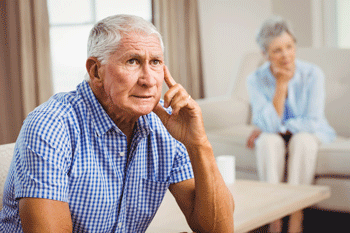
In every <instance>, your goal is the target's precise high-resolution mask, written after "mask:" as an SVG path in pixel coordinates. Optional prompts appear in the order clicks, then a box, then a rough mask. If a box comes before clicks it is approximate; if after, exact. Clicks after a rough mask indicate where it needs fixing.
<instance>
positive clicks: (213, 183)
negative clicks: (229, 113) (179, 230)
mask: <svg viewBox="0 0 350 233" xmlns="http://www.w3.org/2000/svg"><path fill="white" fill-rule="evenodd" d="M164 80H165V82H166V84H167V86H168V87H169V90H168V91H167V92H166V93H165V95H164V107H169V106H171V107H172V110H173V111H172V114H171V115H169V114H168V113H167V112H166V111H165V109H164V108H163V107H162V106H161V105H160V104H159V103H158V105H157V106H156V107H155V108H154V109H153V112H155V113H156V114H157V115H158V117H159V118H160V119H161V121H162V122H163V124H164V126H165V127H166V129H167V130H168V132H169V133H170V134H171V135H172V136H173V137H174V138H175V139H177V140H178V141H180V142H182V143H183V144H184V145H185V147H186V149H187V152H188V154H189V157H190V160H191V164H192V168H193V174H194V179H189V180H185V181H182V182H179V183H175V184H171V185H170V187H169V190H170V191H171V193H172V194H173V196H174V197H175V199H176V202H177V203H178V205H179V207H180V209H181V210H182V212H183V213H184V215H185V217H186V219H187V222H188V224H189V225H190V227H191V228H192V230H193V231H195V232H213V233H215V232H220V233H226V232H230V233H232V232H233V229H234V227H233V211H234V201H233V198H232V194H231V193H230V191H229V189H228V188H227V186H226V185H225V182H224V180H223V179H222V176H221V174H220V172H219V169H218V167H217V165H216V162H215V157H214V153H213V150H212V147H211V145H210V142H209V141H208V138H207V136H206V134H205V130H204V124H203V119H202V112H201V109H200V107H199V105H198V104H197V103H196V101H194V100H193V99H191V98H190V97H189V94H188V93H187V92H186V90H185V89H184V88H183V87H182V86H181V85H180V84H177V83H176V82H175V81H174V79H173V78H172V77H171V75H170V73H169V70H168V68H167V67H166V66H164Z"/></svg>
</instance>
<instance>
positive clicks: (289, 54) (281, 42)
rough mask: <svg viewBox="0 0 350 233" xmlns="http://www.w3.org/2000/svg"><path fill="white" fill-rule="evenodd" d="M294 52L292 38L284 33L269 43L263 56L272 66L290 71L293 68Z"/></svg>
mask: <svg viewBox="0 0 350 233" xmlns="http://www.w3.org/2000/svg"><path fill="white" fill-rule="evenodd" d="M295 50H296V48H295V42H294V39H293V37H292V36H291V35H290V34H288V33H287V32H284V33H283V34H281V35H280V36H278V37H276V38H274V39H273V40H272V41H271V43H270V45H269V47H268V49H267V51H266V53H265V55H266V57H267V59H268V60H269V61H270V62H271V65H272V66H274V67H278V68H285V69H288V70H291V69H294V67H295Z"/></svg>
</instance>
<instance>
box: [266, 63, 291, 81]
mask: <svg viewBox="0 0 350 233" xmlns="http://www.w3.org/2000/svg"><path fill="white" fill-rule="evenodd" d="M271 71H272V74H273V76H275V78H276V81H277V82H282V83H286V84H288V82H289V81H290V80H291V79H292V78H293V76H294V71H295V67H294V66H292V67H278V66H274V65H271Z"/></svg>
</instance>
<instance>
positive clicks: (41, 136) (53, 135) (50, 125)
mask: <svg viewBox="0 0 350 233" xmlns="http://www.w3.org/2000/svg"><path fill="white" fill-rule="evenodd" d="M17 144H18V146H17V147H18V151H17V152H16V154H15V166H16V169H15V170H16V175H15V197H16V198H23V197H36V198H46V199H52V200H59V201H64V202H68V176H67V171H68V164H69V163H70V159H69V158H70V157H69V156H67V155H69V151H70V147H69V135H68V134H67V131H66V128H65V127H64V126H63V124H62V123H61V122H60V121H59V119H58V118H57V117H55V116H53V114H52V113H51V112H45V111H38V112H35V113H32V114H31V115H29V116H28V118H27V119H26V120H25V122H24V125H23V127H22V129H21V132H20V135H19V138H18V140H17Z"/></svg>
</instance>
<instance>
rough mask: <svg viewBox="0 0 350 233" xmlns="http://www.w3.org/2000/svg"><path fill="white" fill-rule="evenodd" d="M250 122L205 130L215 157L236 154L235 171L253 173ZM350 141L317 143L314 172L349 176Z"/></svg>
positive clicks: (253, 160) (251, 126)
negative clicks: (249, 142)
mask: <svg viewBox="0 0 350 233" xmlns="http://www.w3.org/2000/svg"><path fill="white" fill-rule="evenodd" d="M254 128H255V127H254V126H253V125H235V126H232V127H229V128H224V129H216V130H211V131H209V132H207V134H208V138H209V141H210V142H211V144H212V146H213V150H214V154H215V156H218V155H223V154H230V155H234V156H235V157H236V168H237V169H238V170H245V169H246V170H249V171H250V172H251V171H255V172H256V169H257V168H256V158H255V153H254V150H251V149H248V148H246V141H247V139H248V137H249V135H250V134H251V132H252V131H253V130H254ZM349 164H350V140H348V139H346V138H344V137H337V139H336V141H335V142H333V143H330V144H323V145H321V146H320V149H319V154H318V159H317V167H316V175H319V176H322V175H338V176H349V175H350V166H349Z"/></svg>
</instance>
